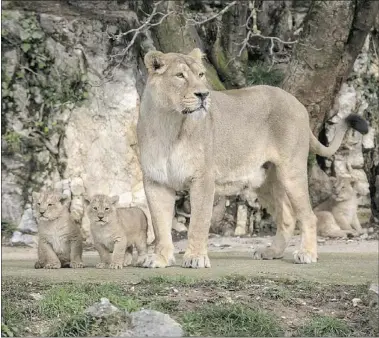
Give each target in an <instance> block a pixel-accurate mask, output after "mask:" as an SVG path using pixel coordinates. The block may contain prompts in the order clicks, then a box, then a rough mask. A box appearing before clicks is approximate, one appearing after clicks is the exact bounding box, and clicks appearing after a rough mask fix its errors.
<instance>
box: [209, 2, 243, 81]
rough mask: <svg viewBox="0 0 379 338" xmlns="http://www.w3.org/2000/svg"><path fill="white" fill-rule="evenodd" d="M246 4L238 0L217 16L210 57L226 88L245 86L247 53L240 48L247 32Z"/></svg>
mask: <svg viewBox="0 0 379 338" xmlns="http://www.w3.org/2000/svg"><path fill="white" fill-rule="evenodd" d="M248 6H249V3H248V1H246V0H243V1H238V2H237V3H236V4H235V5H234V6H232V7H231V8H229V10H228V11H227V12H226V13H224V14H223V15H222V17H221V18H219V22H218V23H219V24H218V29H217V37H216V41H215V43H214V44H213V48H212V51H211V59H212V63H213V64H214V65H215V67H216V69H217V71H218V73H219V74H220V76H221V77H222V78H223V80H224V82H225V84H226V87H227V88H241V87H244V86H246V67H247V57H248V53H247V50H246V49H245V50H243V51H242V52H241V48H242V42H243V40H244V39H245V37H246V34H247V28H246V19H247V10H248ZM240 52H241V55H240Z"/></svg>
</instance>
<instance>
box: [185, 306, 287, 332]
mask: <svg viewBox="0 0 379 338" xmlns="http://www.w3.org/2000/svg"><path fill="white" fill-rule="evenodd" d="M181 322H182V325H183V328H184V329H185V331H186V332H187V334H189V335H191V336H203V337H204V336H217V337H237V336H238V337H278V336H280V335H281V334H282V329H281V327H280V325H279V324H278V322H277V320H276V319H275V318H274V317H273V316H272V315H270V314H268V313H266V312H263V311H261V310H253V309H250V308H248V307H246V306H243V305H226V304H223V305H208V306H205V307H202V308H200V309H198V310H197V311H193V312H188V313H186V314H184V315H183V317H182V318H181Z"/></svg>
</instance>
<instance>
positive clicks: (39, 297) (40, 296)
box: [30, 292, 43, 300]
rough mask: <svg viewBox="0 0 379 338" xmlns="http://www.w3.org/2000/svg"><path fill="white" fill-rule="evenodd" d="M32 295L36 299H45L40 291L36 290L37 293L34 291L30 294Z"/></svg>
mask: <svg viewBox="0 0 379 338" xmlns="http://www.w3.org/2000/svg"><path fill="white" fill-rule="evenodd" d="M30 297H32V298H33V299H35V300H41V299H43V296H42V295H41V294H40V293H38V292H36V293H34V292H32V293H31V294H30Z"/></svg>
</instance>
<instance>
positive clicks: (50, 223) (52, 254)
mask: <svg viewBox="0 0 379 338" xmlns="http://www.w3.org/2000/svg"><path fill="white" fill-rule="evenodd" d="M66 199H67V196H66V195H63V194H62V193H60V192H57V191H56V190H54V189H47V190H46V191H43V192H40V193H37V192H33V206H34V209H35V212H36V213H35V216H36V219H37V223H38V261H37V262H36V263H35V265H34V267H35V268H36V269H41V268H45V269H59V268H61V267H71V268H83V267H84V265H83V261H82V254H83V247H82V241H83V239H82V235H81V232H80V228H79V225H78V224H76V223H75V222H74V220H73V219H72V218H71V215H70V211H69V206H68V203H67V201H65V200H66Z"/></svg>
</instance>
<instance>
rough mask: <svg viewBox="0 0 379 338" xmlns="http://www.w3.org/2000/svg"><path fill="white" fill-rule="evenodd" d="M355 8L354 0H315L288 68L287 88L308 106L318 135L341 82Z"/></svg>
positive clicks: (284, 86)
mask: <svg viewBox="0 0 379 338" xmlns="http://www.w3.org/2000/svg"><path fill="white" fill-rule="evenodd" d="M354 8H355V5H354V2H346V1H314V2H313V3H312V6H311V8H310V10H309V12H308V15H307V17H306V18H305V22H304V26H303V31H302V33H301V35H300V37H299V42H298V44H297V45H296V47H295V49H294V52H293V55H292V57H291V61H290V63H289V65H288V68H287V76H286V78H285V80H284V82H283V89H285V90H287V91H288V92H290V93H291V94H293V95H294V96H296V98H297V99H299V101H300V102H301V103H303V104H304V105H305V107H306V108H307V109H308V112H309V116H310V123H311V128H312V131H313V132H314V133H316V134H318V132H319V131H320V129H321V126H322V124H323V121H324V118H325V115H326V113H327V112H328V111H329V109H330V107H331V106H332V102H333V99H334V94H335V92H336V90H337V88H336V87H337V84H338V85H339V84H340V81H339V80H337V78H338V77H339V76H340V74H339V65H340V61H341V58H342V57H343V55H344V52H345V45H346V43H347V42H348V38H349V32H350V28H351V26H352V23H353V18H354ZM351 62H354V60H352V61H351Z"/></svg>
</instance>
